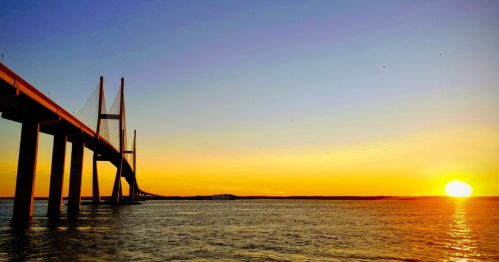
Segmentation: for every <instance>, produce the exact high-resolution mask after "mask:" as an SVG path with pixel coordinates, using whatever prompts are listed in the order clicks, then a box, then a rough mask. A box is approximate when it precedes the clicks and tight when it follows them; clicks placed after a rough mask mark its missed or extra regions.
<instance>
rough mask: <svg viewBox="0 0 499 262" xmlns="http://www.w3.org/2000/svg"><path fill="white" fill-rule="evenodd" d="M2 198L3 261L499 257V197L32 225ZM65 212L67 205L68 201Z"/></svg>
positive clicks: (212, 210) (203, 206) (205, 205)
mask: <svg viewBox="0 0 499 262" xmlns="http://www.w3.org/2000/svg"><path fill="white" fill-rule="evenodd" d="M12 205H13V201H0V261H2V260H7V261H10V260H15V261H18V260H54V261H77V260H80V261H102V260H112V261H114V260H124V261H131V260H134V261H135V260H142V261H176V260H177V261H178V260H180V261H213V260H219V261H372V260H378V261H499V201H470V200H467V201H466V200H464V201H463V200H456V201H442V200H440V201H389V200H387V201H334V200H333V201H309V200H284V201H281V200H236V201H147V202H144V203H143V204H142V205H140V206H98V207H93V206H82V210H81V211H80V213H79V215H77V216H68V214H67V213H66V212H63V214H62V216H61V217H60V218H59V219H48V218H46V217H45V212H46V209H47V202H46V201H35V207H34V217H33V219H32V220H31V222H30V223H29V225H27V226H22V225H16V224H14V223H12V221H11V216H12ZM64 209H65V207H64Z"/></svg>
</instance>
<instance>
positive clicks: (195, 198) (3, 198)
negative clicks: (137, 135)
mask: <svg viewBox="0 0 499 262" xmlns="http://www.w3.org/2000/svg"><path fill="white" fill-rule="evenodd" d="M226 195H229V194H226ZM230 196H233V197H234V198H235V199H238V200H252V199H276V200H448V199H469V200H487V201H499V196H470V197H465V198H456V197H450V196H236V195H230ZM211 197H212V195H209V196H163V197H153V198H148V200H208V199H210V198H211ZM110 198H111V197H110V196H103V197H101V200H102V201H106V200H107V199H110ZM13 199H14V197H0V200H13ZM67 199H68V198H67V197H64V200H67ZM81 199H82V201H88V200H92V197H91V196H84V197H82V198H81ZM35 200H48V197H35Z"/></svg>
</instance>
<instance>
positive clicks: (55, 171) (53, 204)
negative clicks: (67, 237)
mask: <svg viewBox="0 0 499 262" xmlns="http://www.w3.org/2000/svg"><path fill="white" fill-rule="evenodd" d="M66 140H67V136H66V135H59V134H57V135H54V145H53V148H52V169H51V174H50V191H49V206H48V215H59V214H60V213H61V212H62V186H63V184H64V163H65V160H66Z"/></svg>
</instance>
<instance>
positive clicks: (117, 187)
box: [111, 167, 121, 203]
mask: <svg viewBox="0 0 499 262" xmlns="http://www.w3.org/2000/svg"><path fill="white" fill-rule="evenodd" d="M120 191H121V167H118V170H117V171H116V178H115V179H114V187H113V195H112V196H111V202H113V203H117V202H119V199H120V196H119V195H120V193H119V192H120Z"/></svg>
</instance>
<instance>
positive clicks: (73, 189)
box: [68, 141, 85, 211]
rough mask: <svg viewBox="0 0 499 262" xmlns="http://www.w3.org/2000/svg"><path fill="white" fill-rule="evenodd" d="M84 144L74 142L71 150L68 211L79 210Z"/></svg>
mask: <svg viewBox="0 0 499 262" xmlns="http://www.w3.org/2000/svg"><path fill="white" fill-rule="evenodd" d="M84 149H85V143H83V142H80V141H74V142H73V147H72V149H71V171H70V177H69V197H68V211H78V210H80V208H81V181H82V177H83V176H82V173H83V152H84Z"/></svg>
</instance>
